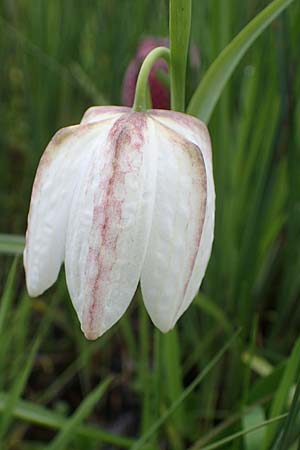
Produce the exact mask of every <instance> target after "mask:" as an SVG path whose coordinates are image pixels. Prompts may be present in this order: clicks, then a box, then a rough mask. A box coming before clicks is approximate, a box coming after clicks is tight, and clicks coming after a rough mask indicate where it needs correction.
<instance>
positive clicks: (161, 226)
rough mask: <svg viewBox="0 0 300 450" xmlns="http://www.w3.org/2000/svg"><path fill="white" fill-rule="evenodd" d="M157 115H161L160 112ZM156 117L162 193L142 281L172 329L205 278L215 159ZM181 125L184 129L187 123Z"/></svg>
mask: <svg viewBox="0 0 300 450" xmlns="http://www.w3.org/2000/svg"><path fill="white" fill-rule="evenodd" d="M169 114H170V113H169ZM172 114H173V113H172ZM184 116H185V115H184ZM152 117H155V121H156V119H157V116H154V115H152ZM159 121H160V117H159ZM160 122H161V121H160ZM156 123H157V125H156V128H157V134H158V135H159V136H160V144H159V151H158V152H159V153H158V173H157V188H156V199H155V205H154V211H153V224H152V230H151V234H150V239H149V247H148V250H147V253H146V258H145V262H144V266H143V270H142V277H141V285H142V292H143V298H144V302H145V306H146V308H147V310H148V312H149V314H150V316H151V319H152V321H153V322H154V323H155V325H156V326H157V327H158V328H159V329H160V330H161V331H163V332H166V331H168V330H170V329H171V328H172V327H173V326H174V325H175V323H176V321H177V319H178V318H179V317H180V315H181V314H182V313H183V312H184V311H185V309H186V308H187V307H188V306H189V304H190V303H191V301H192V300H193V297H194V296H195V294H196V292H197V289H198V288H199V286H200V283H201V281H202V278H203V275H204V272H205V268H206V265H207V262H208V258H209V254H210V251H211V244H212V239H213V218H212V217H213V212H212V211H213V209H214V208H212V203H213V202H214V191H213V179H212V172H211V162H208V164H206V160H204V152H203V151H202V149H201V150H200V149H199V147H198V146H196V145H195V143H193V142H191V141H188V140H186V139H184V138H183V137H180V135H179V134H178V133H176V132H174V131H173V130H171V129H170V128H169V127H166V126H163V125H160V124H159V123H158V122H156ZM172 125H173V126H172V128H173V129H176V127H175V126H174V123H172ZM178 128H179V129H180V131H181V129H182V126H180V127H178ZM209 150H210V149H209V148H206V149H205V154H208V152H209ZM208 205H209V207H208Z"/></svg>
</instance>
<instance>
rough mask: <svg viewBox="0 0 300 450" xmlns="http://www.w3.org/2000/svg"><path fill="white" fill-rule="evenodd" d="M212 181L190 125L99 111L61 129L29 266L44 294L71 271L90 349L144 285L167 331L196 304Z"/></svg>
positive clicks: (41, 184) (42, 176)
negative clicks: (63, 269) (63, 273)
mask: <svg viewBox="0 0 300 450" xmlns="http://www.w3.org/2000/svg"><path fill="white" fill-rule="evenodd" d="M214 202H215V193H214V182H213V173H212V160H211V144H210V138H209V134H208V131H207V128H206V126H205V125H204V124H203V123H202V122H201V121H199V120H198V119H195V118H193V117H191V116H188V115H186V114H182V113H177V112H171V111H163V110H149V111H145V112H134V111H133V110H132V109H130V108H125V107H93V108H90V109H89V110H88V111H87V112H86V113H85V114H84V116H83V119H82V121H81V123H80V124H79V125H76V126H71V127H68V128H64V129H62V130H60V131H59V132H58V133H56V135H55V136H54V137H53V139H52V140H51V142H50V143H49V145H48V147H47V148H46V150H45V152H44V154H43V156H42V158H41V161H40V164H39V167H38V170H37V174H36V177H35V181H34V185H33V191H32V198H31V204H30V211H29V216H28V229H27V233H26V248H25V251H24V265H25V269H26V283H27V288H28V291H29V294H30V295H31V296H37V295H40V294H42V293H43V292H44V291H45V290H46V289H47V288H49V287H50V286H51V285H52V284H53V283H54V282H55V280H56V279H57V276H58V273H59V270H60V267H61V264H62V263H64V264H65V270H66V279H67V285H68V289H69V292H70V296H71V299H72V302H73V305H74V307H75V309H76V312H77V315H78V318H79V320H80V323H81V327H82V330H83V332H84V334H85V335H86V337H87V338H88V339H95V338H97V337H98V336H100V335H101V334H103V333H104V332H105V331H106V330H107V329H109V328H110V327H111V326H112V325H113V324H114V323H115V322H117V321H118V319H119V318H120V317H121V316H122V314H123V313H124V311H125V310H126V308H127V307H128V305H129V303H130V301H131V299H132V297H133V295H134V292H135V290H136V288H137V285H138V283H139V280H140V282H141V288H142V294H143V299H144V303H145V306H146V309H147V311H148V313H149V315H150V317H151V319H152V321H153V322H154V324H155V325H156V326H157V327H158V328H159V329H160V330H161V331H163V332H166V331H168V330H170V329H171V328H172V327H173V326H174V325H175V323H176V321H177V320H178V318H179V317H180V316H181V315H182V314H183V312H184V311H185V310H186V309H187V308H188V306H189V305H190V303H191V301H192V300H193V298H194V296H195V295H196V293H197V291H198V289H199V286H200V284H201V281H202V278H203V276H204V273H205V269H206V266H207V263H208V260H209V256H210V252H211V247H212V241H213V228H214Z"/></svg>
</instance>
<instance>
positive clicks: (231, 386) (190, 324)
mask: <svg viewBox="0 0 300 450" xmlns="http://www.w3.org/2000/svg"><path fill="white" fill-rule="evenodd" d="M267 3H268V2H267V1H262V0H260V1H258V0H256V1H253V0H245V1H244V2H240V1H238V0H226V2H224V1H223V0H201V1H194V4H193V21H192V42H193V43H194V44H195V45H196V46H197V48H198V49H199V53H200V55H201V68H200V71H199V73H198V74H197V78H198V79H199V78H200V77H202V76H203V74H204V73H205V71H206V69H207V68H208V66H209V65H210V63H211V62H212V61H213V60H214V59H215V57H216V56H217V55H218V54H219V52H220V51H221V50H222V49H223V48H224V47H225V45H226V44H227V43H228V42H230V40H231V39H232V38H233V37H234V36H235V35H236V34H237V33H238V31H240V30H241V28H242V27H243V26H244V25H245V24H246V23H247V22H248V21H249V20H250V19H251V18H252V17H254V16H255V14H256V13H257V12H258V11H260V10H261V9H262V7H263V6H264V5H266V4H267ZM167 10H168V4H167V2H166V1H158V0H152V1H151V2H150V0H145V1H142V2H141V1H140V2H139V1H135V2H132V1H129V0H124V1H122V3H121V6H120V2H119V1H117V0H102V1H100V2H94V1H91V0H88V1H83V0H77V1H75V0H65V1H64V2H61V1H59V0H51V2H43V1H41V0H38V1H36V2H27V1H25V0H20V1H18V2H8V1H3V2H1V4H0V56H1V61H2V63H3V64H2V69H1V72H0V73H1V76H0V96H1V102H0V129H1V133H0V148H1V152H0V205H1V215H0V233H3V234H8V233H9V234H15V235H19V236H22V235H24V232H25V228H26V215H27V210H28V204H29V198H30V190H31V185H32V180H33V176H34V173H35V169H36V166H37V163H38V160H39V158H40V155H41V153H42V151H43V149H44V147H45V145H46V143H47V142H48V140H49V139H50V137H51V136H52V135H53V134H54V132H55V131H56V130H57V129H59V128H61V127H63V126H66V125H68V124H73V123H78V121H79V120H80V117H81V116H82V113H83V111H84V110H85V109H87V108H88V107H89V106H90V105H92V104H120V102H121V100H120V99H121V85H122V78H123V74H124V72H125V70H126V66H127V64H128V62H129V61H130V59H131V58H132V56H133V55H134V52H135V50H136V47H137V44H138V41H139V39H140V38H141V36H148V35H158V36H159V35H161V36H165V35H166V34H167V31H168V30H167V26H168V20H167ZM299 15H300V5H299V4H298V3H297V2H294V3H293V4H292V5H291V7H290V8H289V9H288V10H287V11H286V12H285V13H284V14H283V15H282V16H280V18H278V19H276V21H275V22H273V24H272V25H271V26H270V27H269V28H268V29H267V30H266V31H265V32H264V34H263V35H262V36H261V37H260V38H259V39H258V40H257V41H256V43H255V44H254V45H253V47H252V48H251V50H250V51H248V52H247V54H246V55H245V57H244V58H243V60H242V62H241V63H240V64H239V65H238V67H237V69H236V71H235V72H234V76H233V77H232V79H231V80H230V82H229V83H228V84H227V87H226V89H225V90H224V92H223V94H222V97H221V100H220V101H219V102H218V104H217V107H216V109H215V110H214V113H213V115H212V117H211V120H210V124H209V127H210V131H211V136H212V142H213V150H214V155H213V156H214V174H215V182H216V191H217V214H216V230H215V242H214V247H213V254H212V258H211V261H210V264H209V267H208V270H207V273H206V276H205V280H204V283H203V286H202V288H201V292H200V293H199V295H198V296H197V298H196V299H195V301H194V303H193V306H192V307H191V308H190V309H189V310H188V311H187V313H186V314H185V315H184V317H183V318H182V319H181V320H180V321H179V323H178V325H177V327H176V329H175V330H174V331H173V332H171V333H170V334H167V335H162V334H161V333H160V332H159V331H157V330H155V329H154V328H153V326H152V325H151V323H150V321H149V319H148V317H147V315H146V314H145V311H144V308H143V306H142V302H141V298H140V293H139V291H138V292H137V293H136V296H135V299H134V301H133V303H132V305H131V307H130V309H129V311H128V312H127V313H126V315H125V316H124V317H123V318H122V319H121V321H120V322H119V323H118V324H117V325H115V326H114V327H113V328H112V329H111V330H110V331H109V332H108V333H106V334H105V335H104V336H103V337H102V338H101V339H99V340H98V341H95V342H87V341H85V339H84V338H83V337H82V335H81V331H80V329H79V324H78V322H77V319H76V317H75V314H74V312H73V310H72V306H71V303H70V300H69V297H68V293H67V289H66V285H65V281H64V276H63V274H61V276H60V278H59V281H58V283H56V285H55V286H54V287H53V288H51V289H50V290H49V291H48V292H47V293H46V294H44V295H43V296H41V297H39V298H38V299H36V300H31V299H29V298H28V296H27V294H26V290H25V285H24V274H23V269H22V264H21V261H20V259H18V258H17V259H16V258H15V257H14V256H13V253H15V252H16V253H18V250H19V248H20V247H21V246H22V239H21V238H19V237H14V238H13V239H12V245H9V249H10V250H11V253H12V254H7V250H8V247H7V240H6V239H5V237H4V238H3V236H2V237H1V239H2V240H3V242H2V241H1V239H0V245H1V248H2V250H5V253H3V254H1V255H0V268H1V270H0V292H1V293H2V297H1V300H0V448H1V449H2V448H3V449H5V450H6V449H7V450H15V449H18V450H35V449H46V448H49V449H61V450H68V449H76V450H81V449H84V450H85V449H87V450H96V449H97V450H98V449H100V448H103V449H111V448H115V449H119V448H133V449H144V450H146V449H149V450H152V449H153V450H154V449H159V448H167V449H171V450H183V449H190V450H196V449H199V450H200V449H203V450H204V449H207V450H208V449H213V448H220V449H225V450H227V449H228V450H239V449H241V450H254V449H257V448H260V449H262V450H288V449H290V450H297V448H299V447H298V446H299V439H300V426H299V421H300V414H299V390H300V388H299V386H300V382H299V356H300V355H299V352H300V350H299V340H298V338H299V325H300V307H299V301H298V299H299V293H300V277H299V269H300V246H299V245H298V242H299V237H300V213H299V201H300V176H299V175H300V128H299V123H300V101H299V99H300V81H299V80H300V78H299V73H300V59H299V48H298V46H299V45H298V43H299V41H300V31H299V26H298V18H299ZM133 17H134V20H133ZM188 80H189V85H188V90H187V92H188V97H190V95H191V92H192V90H193V89H194V88H195V86H196V74H195V73H194V72H193V71H192V70H190V71H189V73H188ZM5 245H6V248H4V246H5ZM237 329H240V330H241V331H240V333H239V335H238V337H235V338H234V339H233V340H231V339H232V336H234V333H235V331H236V330H237ZM225 342H227V343H228V342H230V345H229V344H228V346H226V344H225ZM224 344H225V347H224ZM225 350H226V351H225Z"/></svg>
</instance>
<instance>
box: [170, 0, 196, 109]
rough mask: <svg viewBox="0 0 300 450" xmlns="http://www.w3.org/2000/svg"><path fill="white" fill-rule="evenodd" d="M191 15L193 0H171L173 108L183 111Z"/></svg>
mask: <svg viewBox="0 0 300 450" xmlns="http://www.w3.org/2000/svg"><path fill="white" fill-rule="evenodd" d="M191 16H192V1H191V0H170V24H169V28H170V33H169V34H170V56H171V59H170V75H171V109H173V110H175V111H182V112H183V111H184V110H185V84H186V83H185V76H186V63H187V55H188V48H189V41H190V32H191Z"/></svg>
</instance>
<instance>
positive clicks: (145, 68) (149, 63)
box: [133, 47, 170, 111]
mask: <svg viewBox="0 0 300 450" xmlns="http://www.w3.org/2000/svg"><path fill="white" fill-rule="evenodd" d="M160 58H163V59H165V60H166V62H167V63H168V64H169V63H170V50H169V49H168V48H166V47H157V48H155V49H154V50H152V51H151V52H150V53H148V55H147V56H146V58H145V60H144V62H143V64H142V67H141V70H140V73H139V76H138V79H137V83H136V89H135V97H134V104H133V110H134V111H145V110H146V109H147V86H148V77H149V74H150V71H151V69H152V67H153V64H154V63H155V61H157V60H158V59H160Z"/></svg>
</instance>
